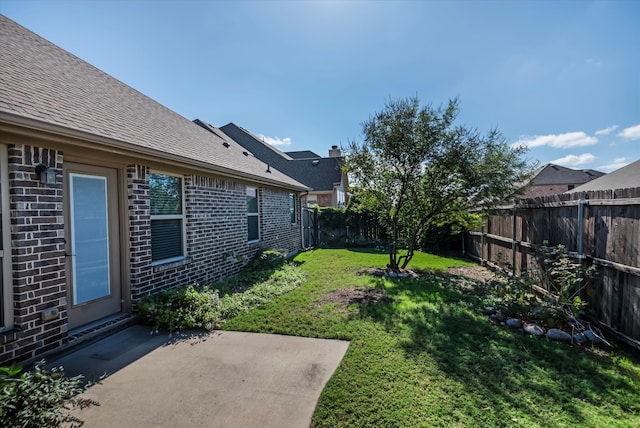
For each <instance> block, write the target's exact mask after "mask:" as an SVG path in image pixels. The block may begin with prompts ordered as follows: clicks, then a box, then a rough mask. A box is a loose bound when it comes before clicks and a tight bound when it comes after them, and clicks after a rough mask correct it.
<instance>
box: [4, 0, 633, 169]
mask: <svg viewBox="0 0 640 428" xmlns="http://www.w3.org/2000/svg"><path fill="white" fill-rule="evenodd" d="M0 13H2V14H4V15H5V16H8V17H9V18H11V19H13V20H15V21H17V22H18V23H20V24H22V25H23V26H25V27H27V28H28V29H30V30H32V31H34V32H35V33H37V34H39V35H41V36H43V37H44V38H46V39H48V40H50V41H52V42H53V43H55V44H57V45H59V46H61V47H62V48H64V49H66V50H68V51H70V52H72V53H73V54H75V55H77V56H79V57H80V58H82V59H84V60H86V61H87V62H89V63H91V64H93V65H95V66H96V67H98V68H100V69H101V70H103V71H105V72H107V73H109V74H111V75H112V76H114V77H116V78H118V79H120V80H121V81H123V82H124V83H126V84H128V85H130V86H132V87H134V88H135V89H137V90H139V91H140V92H142V93H144V94H146V95H148V96H150V97H151V98H153V99H155V100H157V101H159V102H160V103H162V104H164V105H166V106H167V107H169V108H171V109H172V110H174V111H176V112H178V113H179V114H181V115H183V116H185V117H186V118H188V119H195V118H200V119H202V120H205V121H207V122H209V123H212V124H213V125H215V126H222V125H224V124H226V123H228V122H235V123H236V124H238V125H240V126H243V127H244V128H247V129H248V130H250V131H252V132H253V133H255V134H258V135H263V136H265V138H266V139H267V140H268V141H271V142H273V143H274V144H277V145H278V147H279V148H280V149H282V150H284V151H292V150H313V151H315V152H316V153H318V154H321V155H325V156H326V155H327V150H328V149H329V147H330V146H331V145H334V144H337V145H340V144H346V143H347V142H348V141H350V140H354V139H355V140H358V139H359V138H360V136H361V123H362V122H363V121H365V120H367V119H368V118H369V116H370V115H371V114H372V113H374V112H376V111H379V110H381V109H382V108H383V107H384V104H385V102H386V101H388V100H389V99H397V98H403V97H410V96H416V95H417V96H418V97H419V98H420V99H421V101H422V102H423V103H424V104H427V103H431V104H433V105H434V106H438V105H441V104H444V103H446V102H447V101H448V100H449V99H450V98H454V97H459V99H460V102H461V112H460V116H459V123H460V124H464V125H467V126H471V127H477V128H478V129H479V130H481V131H482V132H486V131H488V130H489V129H491V128H493V127H497V128H498V129H500V130H501V131H502V133H503V134H504V136H505V138H506V139H507V141H508V142H509V143H510V144H526V145H528V146H529V147H530V151H529V154H528V157H529V159H531V160H532V161H533V160H538V161H539V162H540V163H541V164H544V163H547V162H555V163H559V164H561V165H565V166H568V167H572V168H593V169H598V170H602V171H611V170H614V169H616V168H618V167H621V166H623V165H624V164H627V163H630V162H632V161H634V160H637V159H640V48H638V46H640V24H639V23H640V2H638V1H632V0H629V1H615V0H607V1H553V2H552V1H446V2H441V1H410V2H403V1H386V2H385V1H298V2H294V1H287V2H283V1H204V0H202V1H135V0H126V1H124V0H121V1H118V0H111V1H97V0H88V1H80V0H76V1H56V0H47V1H34V0H1V1H0ZM141 120H144V118H141Z"/></svg>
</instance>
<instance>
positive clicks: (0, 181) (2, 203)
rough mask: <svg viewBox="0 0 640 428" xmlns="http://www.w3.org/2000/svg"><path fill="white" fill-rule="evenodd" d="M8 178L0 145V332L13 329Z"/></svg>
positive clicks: (2, 145)
mask: <svg viewBox="0 0 640 428" xmlns="http://www.w3.org/2000/svg"><path fill="white" fill-rule="evenodd" d="M8 178H9V177H8V175H7V146H5V145H4V144H0V331H3V330H9V329H11V328H12V327H13V297H12V296H13V290H12V289H11V240H10V239H11V237H10V235H9V190H8V189H7V183H8V182H9V180H8ZM5 252H6V254H5Z"/></svg>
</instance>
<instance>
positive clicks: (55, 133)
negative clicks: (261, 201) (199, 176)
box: [0, 110, 310, 191]
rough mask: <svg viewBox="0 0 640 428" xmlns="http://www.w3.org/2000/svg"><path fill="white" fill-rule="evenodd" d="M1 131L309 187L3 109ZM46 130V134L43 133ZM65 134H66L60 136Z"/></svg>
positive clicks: (259, 180)
mask: <svg viewBox="0 0 640 428" xmlns="http://www.w3.org/2000/svg"><path fill="white" fill-rule="evenodd" d="M0 131H6V132H12V133H15V134H18V135H24V136H31V137H38V138H44V139H48V140H51V141H56V142H62V143H65V144H70V145H74V146H79V147H90V148H94V149H98V150H101V151H106V152H110V153H115V154H122V155H125V156H131V155H132V154H141V155H144V156H145V157H148V158H151V160H153V161H155V162H159V163H168V164H171V165H175V164H176V163H179V164H181V165H182V166H185V167H189V168H193V169H196V170H199V171H202V172H209V173H216V174H221V175H225V176H227V177H230V178H235V179H241V180H248V181H253V182H256V183H259V184H266V185H271V186H276V187H281V188H286V189H292V190H298V191H308V190H310V188H309V187H307V186H305V185H303V184H302V183H299V185H295V184H290V183H284V182H282V181H279V180H273V179H268V178H265V177H260V176H256V175H253V174H249V173H245V172H243V171H238V170H234V169H231V168H225V167H222V166H219V165H212V164H210V163H206V162H200V161H196V160H193V159H189V158H186V157H183V156H178V155H174V154H171V153H167V152H163V151H160V150H155V149H151V148H148V147H142V146H139V145H135V144H131V143H127V142H125V141H121V140H116V139H113V138H109V137H105V136H101V135H96V134H92V133H90V132H86V131H81V130H77V129H72V128H67V127H64V126H61V125H56V124H52V123H49V122H45V121H41V120H38V119H34V118H29V117H25V116H20V115H17V114H14V113H11V112H7V111H2V110H0ZM43 133H45V135H43ZM60 137H62V138H60Z"/></svg>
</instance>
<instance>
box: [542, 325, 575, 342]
mask: <svg viewBox="0 0 640 428" xmlns="http://www.w3.org/2000/svg"><path fill="white" fill-rule="evenodd" d="M547 337H548V338H549V339H551V340H560V341H563V342H568V341H570V340H571V339H572V336H571V335H570V334H569V333H567V332H566V331H562V330H560V329H557V328H552V329H549V331H548V332H547Z"/></svg>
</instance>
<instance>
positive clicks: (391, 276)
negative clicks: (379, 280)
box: [386, 272, 398, 278]
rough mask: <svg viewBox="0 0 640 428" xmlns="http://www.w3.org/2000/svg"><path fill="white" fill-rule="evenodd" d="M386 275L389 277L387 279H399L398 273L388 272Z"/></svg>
mask: <svg viewBox="0 0 640 428" xmlns="http://www.w3.org/2000/svg"><path fill="white" fill-rule="evenodd" d="M386 275H387V277H389V278H397V277H398V274H397V273H395V272H387V274H386Z"/></svg>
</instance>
